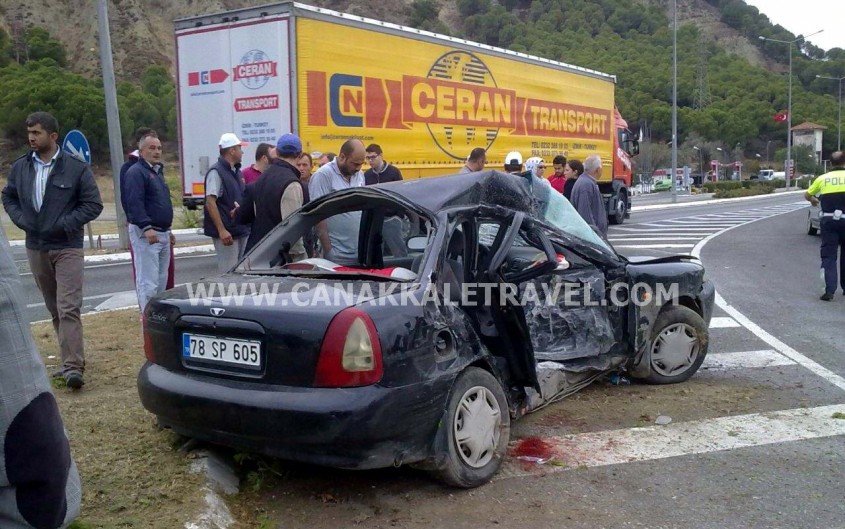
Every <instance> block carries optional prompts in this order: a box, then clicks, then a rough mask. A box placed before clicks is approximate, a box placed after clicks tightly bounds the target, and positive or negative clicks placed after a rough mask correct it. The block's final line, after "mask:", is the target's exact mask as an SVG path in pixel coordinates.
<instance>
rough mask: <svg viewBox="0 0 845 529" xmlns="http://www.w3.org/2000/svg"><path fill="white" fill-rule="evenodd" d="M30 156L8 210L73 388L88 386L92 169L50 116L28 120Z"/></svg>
mask: <svg viewBox="0 0 845 529" xmlns="http://www.w3.org/2000/svg"><path fill="white" fill-rule="evenodd" d="M26 130H27V135H28V137H29V148H30V150H31V151H32V152H31V153H30V154H27V155H25V156H21V157H20V158H18V159H17V160H15V162H14V163H12V167H11V169H10V171H9V181H8V182H7V183H6V187H5V188H4V189H3V207H4V208H6V213H8V214H9V218H11V219H12V222H14V223H15V226H17V227H18V228H20V229H22V230H23V231H25V232H26V255H27V258H28V259H29V268H30V270H32V276H33V278H34V279H35V284H36V285H38V289H39V290H41V294H42V296H44V304H45V305H46V306H47V310H48V311H50V315H51V316H52V318H53V328H54V329H55V330H56V334H57V335H58V338H59V349H60V352H61V358H62V369H61V371H60V372H59V373H56V375H61V376H63V377H64V379H65V382H67V385H68V387H70V388H72V389H79V388H81V387H82V385H83V384H84V383H85V382H84V381H83V378H82V374H83V373H84V371H85V352H84V346H83V340H82V319H81V318H80V313H81V311H82V276H83V267H84V258H83V252H82V236H83V229H84V227H85V225H86V224H88V223H89V222H91V221H92V220H94V219H96V218H97V217H98V216H99V215H100V213H101V212H102V211H103V201H102V199H101V198H100V191H99V189H97V184H96V182H95V181H94V175H93V174H92V173H91V169H90V168H89V167H88V165H87V164H86V163H85V162H83V161H81V160H78V159H77V158H74V157H73V156H71V155H69V154H66V153H63V152H62V151H61V149H59V146H58V138H59V124H58V122H57V121H56V118H54V117H53V116H52V115H50V114H48V113H46V112H35V113H33V114H30V115H29V117H27V118H26Z"/></svg>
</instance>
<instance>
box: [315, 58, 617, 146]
mask: <svg viewBox="0 0 845 529" xmlns="http://www.w3.org/2000/svg"><path fill="white" fill-rule="evenodd" d="M305 85H306V93H307V110H306V123H307V124H308V125H310V126H314V127H328V126H330V125H334V126H337V127H350V128H368V129H411V128H413V127H414V126H425V127H426V129H427V130H428V132H429V134H430V135H431V138H432V140H433V141H434V143H435V144H436V145H437V147H438V148H440V150H441V151H443V152H444V153H445V154H447V155H448V156H449V157H451V158H454V159H456V160H464V159H465V157H466V152H467V148H468V147H471V146H476V145H478V144H482V145H485V147H486V148H487V149H489V148H490V147H491V146H492V145H493V142H494V141H495V140H496V138H497V137H498V136H499V134H500V132H505V133H507V134H508V135H511V136H537V137H561V138H583V139H594V140H609V139H610V127H609V125H610V123H611V115H610V112H609V111H607V110H605V109H601V108H591V107H583V106H576V105H569V104H563V103H559V102H556V101H543V100H539V99H532V98H525V97H519V95H518V94H517V93H516V91H514V90H509V89H505V88H500V87H499V86H498V85H497V84H496V80H495V79H494V78H493V74H492V72H491V71H490V69H489V68H488V67H487V65H486V64H485V63H484V62H483V61H482V60H481V59H480V58H479V57H478V56H476V55H474V54H472V53H469V52H466V51H459V50H453V51H449V52H447V53H445V54H443V55H441V56H440V57H439V58H437V59H436V60H435V61H434V64H433V65H432V66H431V68H430V69H429V71H428V73H427V75H426V76H425V77H419V76H412V75H403V76H402V77H401V79H376V78H371V77H362V76H359V75H351V74H346V73H333V74H329V73H327V72H321V71H308V72H305Z"/></svg>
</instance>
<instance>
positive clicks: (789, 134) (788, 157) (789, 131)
mask: <svg viewBox="0 0 845 529" xmlns="http://www.w3.org/2000/svg"><path fill="white" fill-rule="evenodd" d="M822 31H824V30H823V29H820V30H818V31H816V32H815V33H810V34H809V35H807V37H812V36H813V35H818V34H819V33H821V32H822ZM807 37H803V36H802V37H798V38H795V39H792V40H778V39H770V38H768V37H764V36H762V35H760V40H768V41H771V42H780V43H782V44H789V100H788V102H787V108H786V162H785V163H784V177H785V178H786V187H787V188H789V173H790V172H791V169H792V45H793V44H794V43H796V42H798V41H799V40H806V39H807Z"/></svg>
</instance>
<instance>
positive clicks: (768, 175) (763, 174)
mask: <svg viewBox="0 0 845 529" xmlns="http://www.w3.org/2000/svg"><path fill="white" fill-rule="evenodd" d="M774 178H775V171H774V169H760V172H759V173H757V180H773V179H774Z"/></svg>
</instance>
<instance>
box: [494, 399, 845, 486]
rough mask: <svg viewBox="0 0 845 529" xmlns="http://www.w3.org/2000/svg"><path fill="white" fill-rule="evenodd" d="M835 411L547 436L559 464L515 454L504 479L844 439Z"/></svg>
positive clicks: (838, 409)
mask: <svg viewBox="0 0 845 529" xmlns="http://www.w3.org/2000/svg"><path fill="white" fill-rule="evenodd" d="M834 413H845V404H836V405H832V406H819V407H817V408H801V409H793V410H783V411H773V412H766V413H753V414H749V415H735V416H732V417H718V418H715V419H704V420H700V421H689V422H674V423H671V424H668V425H666V426H647V427H644V428H628V429H624V430H610V431H604V432H590V433H582V434H575V435H564V436H559V437H549V438H543V439H541V441H542V442H543V443H544V444H545V445H546V446H547V447H548V451H545V450H544V451H545V452H546V454H545V455H547V456H548V457H551V459H552V460H553V461H554V462H555V464H543V465H539V464H536V463H531V462H529V461H521V460H519V459H516V458H515V457H512V456H511V457H508V459H507V460H506V461H505V464H504V465H503V467H502V470H501V472H500V479H501V478H507V477H520V476H527V475H532V474H546V473H553V472H560V471H562V470H566V469H570V468H578V467H599V466H606V465H618V464H621V463H632V462H636V461H653V460H656V459H666V458H669V457H678V456H687V455H692V454H708V453H711V452H723V451H725V450H736V449H739V448H752V447H756V446H766V445H772V444H779V443H789V442H794V441H804V440H807V439H820V438H825V437H835V436H840V435H845V420H842V419H834V418H833V417H832V416H833V414H834ZM515 444H517V446H518V444H519V441H516V442H515Z"/></svg>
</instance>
